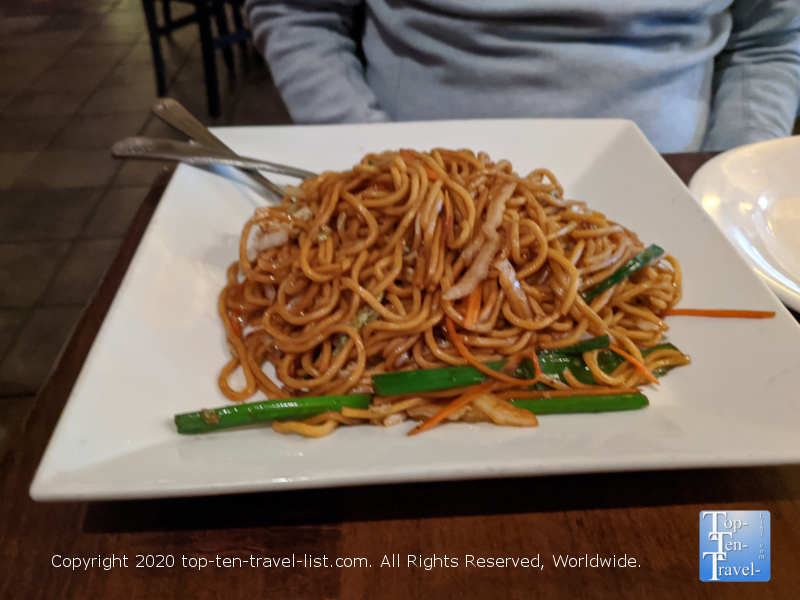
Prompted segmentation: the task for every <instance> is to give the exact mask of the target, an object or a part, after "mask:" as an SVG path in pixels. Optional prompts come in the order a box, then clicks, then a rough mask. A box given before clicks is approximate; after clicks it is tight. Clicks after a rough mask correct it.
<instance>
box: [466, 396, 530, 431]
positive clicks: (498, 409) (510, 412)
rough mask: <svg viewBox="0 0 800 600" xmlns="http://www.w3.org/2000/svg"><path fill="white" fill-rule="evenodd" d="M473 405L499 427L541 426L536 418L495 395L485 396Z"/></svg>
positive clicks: (476, 399) (477, 399)
mask: <svg viewBox="0 0 800 600" xmlns="http://www.w3.org/2000/svg"><path fill="white" fill-rule="evenodd" d="M472 405H473V406H474V407H475V408H477V409H478V410H480V411H481V412H483V413H485V414H486V416H488V417H489V418H490V419H491V420H492V421H493V422H494V423H496V424H497V425H510V426H511V427H536V426H537V425H538V424H539V421H538V420H537V418H536V416H535V415H534V414H533V413H531V412H529V411H527V410H523V409H521V408H517V407H516V406H514V405H513V404H511V403H509V402H506V401H505V400H501V399H500V398H498V397H497V396H495V395H494V394H483V395H482V396H478V397H477V398H475V400H473V402H472Z"/></svg>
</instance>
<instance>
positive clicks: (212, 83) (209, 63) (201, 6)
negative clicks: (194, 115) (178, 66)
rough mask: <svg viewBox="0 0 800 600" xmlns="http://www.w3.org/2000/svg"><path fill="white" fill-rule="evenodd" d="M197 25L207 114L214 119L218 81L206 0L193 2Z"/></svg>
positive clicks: (218, 110)
mask: <svg viewBox="0 0 800 600" xmlns="http://www.w3.org/2000/svg"><path fill="white" fill-rule="evenodd" d="M195 7H196V10H197V25H198V26H199V27H200V47H201V49H202V51H203V71H204V74H205V80H206V97H207V98H208V114H209V116H210V117H211V118H212V119H216V118H217V117H218V116H219V113H220V106H219V81H218V79H217V63H216V61H215V60H214V36H213V35H211V13H210V11H209V9H208V2H207V0H200V1H199V2H195Z"/></svg>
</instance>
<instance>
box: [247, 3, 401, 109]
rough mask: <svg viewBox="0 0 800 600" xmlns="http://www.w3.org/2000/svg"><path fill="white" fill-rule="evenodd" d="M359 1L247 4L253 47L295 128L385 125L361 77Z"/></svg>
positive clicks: (362, 72)
mask: <svg viewBox="0 0 800 600" xmlns="http://www.w3.org/2000/svg"><path fill="white" fill-rule="evenodd" d="M361 4H362V0H286V1H280V0H247V7H248V9H249V13H250V25H251V27H252V30H253V39H254V41H255V44H256V47H257V48H258V49H259V51H260V52H261V53H262V54H263V55H264V57H265V58H266V59H267V62H268V63H269V66H270V69H271V71H272V77H273V79H274V81H275V85H276V86H277V87H278V90H279V91H280V93H281V97H282V98H283V101H284V102H285V103H286V106H287V108H288V109H289V113H290V114H291V116H292V119H294V121H295V122H296V123H363V122H376V121H388V120H389V116H388V115H387V114H386V113H385V112H384V111H383V110H381V109H380V107H379V106H378V101H377V99H376V97H375V94H374V93H373V92H372V90H371V89H370V88H369V86H368V85H367V82H366V80H365V78H364V65H363V64H362V62H361V60H360V58H359V56H358V41H357V40H356V39H354V36H357V35H358V33H357V29H358V23H357V22H356V16H357V14H358V11H359V9H360V5H361Z"/></svg>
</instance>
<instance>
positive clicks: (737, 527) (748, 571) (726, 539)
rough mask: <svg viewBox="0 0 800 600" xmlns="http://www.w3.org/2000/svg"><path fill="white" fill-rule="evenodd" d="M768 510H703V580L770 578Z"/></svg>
mask: <svg viewBox="0 0 800 600" xmlns="http://www.w3.org/2000/svg"><path fill="white" fill-rule="evenodd" d="M769 564H770V558H769V512H767V511H765V510H763V511H762V510H704V511H701V512H700V580H701V581H769Z"/></svg>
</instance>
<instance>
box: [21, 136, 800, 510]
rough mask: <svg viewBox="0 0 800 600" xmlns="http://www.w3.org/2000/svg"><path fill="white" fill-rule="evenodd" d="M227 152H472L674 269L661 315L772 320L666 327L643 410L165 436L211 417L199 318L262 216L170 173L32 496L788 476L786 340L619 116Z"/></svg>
mask: <svg viewBox="0 0 800 600" xmlns="http://www.w3.org/2000/svg"><path fill="white" fill-rule="evenodd" d="M217 133H218V134H219V136H220V137H221V138H222V139H223V140H224V141H225V142H226V143H228V144H229V145H230V146H231V147H233V148H234V149H235V150H236V151H237V152H239V153H241V154H243V155H245V156H254V157H259V158H264V159H267V160H273V161H277V162H282V163H285V164H291V165H296V166H299V167H303V168H306V169H310V170H316V171H322V170H326V169H336V170H344V169H347V168H349V167H351V166H352V165H353V164H355V163H356V162H358V161H359V160H360V158H361V156H362V155H363V154H365V153H367V152H369V151H381V150H385V149H390V148H403V147H405V148H416V149H424V150H427V149H430V148H433V147H437V146H443V147H451V148H471V149H474V150H476V151H478V150H485V151H487V152H488V153H489V155H490V156H492V157H493V158H494V159H496V160H499V159H501V158H506V159H509V160H511V162H512V163H513V165H514V167H515V169H516V170H517V172H519V173H527V172H528V171H529V170H531V169H533V168H536V167H547V168H549V169H551V170H552V171H553V172H554V173H555V174H556V176H557V177H558V178H559V179H560V180H561V182H562V183H563V185H564V188H565V193H566V195H567V196H569V197H571V198H577V199H581V200H586V201H587V202H589V204H590V206H591V207H593V208H596V209H598V210H600V211H602V212H604V213H606V214H607V215H608V216H609V217H610V218H611V219H613V220H615V221H618V222H621V223H622V224H623V225H625V226H627V227H629V228H631V229H633V230H634V231H636V232H637V233H638V234H639V236H640V238H641V239H642V241H643V242H644V243H645V244H650V243H658V244H659V245H660V246H662V247H663V248H665V249H667V251H668V252H670V253H672V254H673V255H675V256H676V257H677V258H678V260H679V261H680V262H681V264H682V265H683V272H684V299H683V301H682V302H681V306H684V307H693V308H735V309H759V310H775V311H777V316H776V318H775V319H770V320H737V319H731V320H723V319H704V318H688V317H671V318H670V320H669V323H670V325H671V326H672V329H671V330H670V332H669V334H668V339H669V341H671V342H673V343H674V344H676V345H677V346H678V347H679V348H681V349H682V350H683V351H684V352H685V353H687V354H689V355H691V357H692V364H691V365H690V366H688V367H684V368H680V369H676V370H674V371H673V372H671V373H670V374H669V376H667V377H665V378H664V379H663V380H662V384H661V385H660V386H659V387H658V388H657V389H652V390H647V395H648V397H649V398H650V401H651V406H650V407H648V408H646V409H644V410H640V411H632V412H623V413H608V414H600V415H553V416H545V417H542V418H541V421H540V422H541V424H540V426H539V427H538V428H536V429H513V428H505V427H495V426H492V425H488V424H481V425H468V424H449V425H447V426H446V427H440V428H437V429H435V430H432V431H430V432H427V433H425V434H424V435H421V436H417V437H414V438H408V437H406V435H405V434H406V432H407V431H408V429H410V428H411V426H412V424H411V423H405V424H403V425H400V426H397V427H394V428H389V429H384V428H380V427H369V426H364V427H354V428H340V429H339V430H337V431H336V432H335V433H334V434H333V435H331V436H329V437H326V438H323V439H321V440H311V439H305V438H301V437H299V436H281V435H278V434H276V433H274V432H273V431H272V430H271V429H269V428H263V429H262V428H259V429H249V430H243V431H225V432H220V433H214V434H207V435H198V436H181V435H178V434H177V433H176V431H175V426H174V423H173V420H172V419H173V415H174V414H175V413H179V412H186V411H192V410H198V409H200V408H209V407H214V406H218V405H223V404H225V403H226V402H227V400H226V399H225V398H224V397H223V396H222V395H221V394H220V392H219V391H218V389H217V384H216V379H217V375H218V373H219V370H220V368H221V367H222V365H223V364H224V363H225V361H226V350H225V346H224V338H223V331H222V326H221V324H220V322H219V319H218V316H217V313H216V302H217V296H218V293H219V291H220V289H221V286H222V285H223V282H224V271H225V268H226V267H227V266H228V265H229V264H230V263H231V262H232V261H234V260H235V259H236V255H237V250H236V248H237V243H238V239H239V232H240V230H241V227H242V225H243V223H244V221H245V220H246V219H247V218H248V217H249V216H250V214H251V213H252V210H253V208H254V206H257V205H258V204H260V203H262V202H263V201H262V200H260V199H259V197H258V196H257V195H256V194H255V193H254V192H253V191H252V190H250V189H248V188H247V187H246V186H245V185H242V184H241V183H236V182H234V181H232V180H230V179H225V178H222V177H219V176H218V175H216V174H214V173H211V172H208V171H201V170H198V169H194V168H191V167H183V166H182V167H180V168H179V169H178V170H177V171H176V173H175V175H174V177H173V178H172V181H171V183H170V184H169V187H168V188H167V190H166V192H165V194H164V197H163V199H162V200H161V204H160V205H159V207H158V210H157V211H156V213H155V215H154V217H153V220H152V222H151V223H150V226H149V228H148V230H147V232H146V234H145V236H144V238H143V239H142V242H141V245H140V246H139V249H138V251H137V252H136V255H135V257H134V259H133V262H132V263H131V266H130V269H129V271H128V273H127V275H126V277H125V280H124V281H123V283H122V286H121V287H120V289H119V292H118V294H117V297H116V299H115V300H114V303H113V305H112V307H111V309H110V311H109V313H108V316H107V317H106V320H105V322H104V324H103V326H102V328H101V330H100V333H99V335H98V336H97V339H96V341H95V343H94V346H93V348H92V350H91V353H90V354H89V356H88V358H87V360H86V363H85V365H84V367H83V370H82V372H81V374H80V377H79V378H78V381H77V383H76V385H75V387H74V389H73V391H72V395H71V396H70V399H69V401H68V403H67V406H66V408H65V409H64V412H63V414H62V416H61V419H60V421H59V423H58V426H57V427H56V430H55V432H54V433H53V437H52V439H51V441H50V444H49V446H48V448H47V451H46V453H45V456H44V458H43V460H42V463H41V465H40V467H39V470H38V472H37V474H36V478H35V480H34V482H33V484H32V486H31V495H32V496H33V498H35V499H36V500H57V499H58V500H60V499H111V498H151V497H162V496H186V495H202V494H220V493H228V492H245V491H258V490H281V489H289V488H312V487H328V486H342V485H356V484H368V483H389V482H404V481H423V480H444V479H465V478H480V477H499V476H512V475H543V474H555V473H575V472H598V471H624V470H642V469H674V468H687V467H700V466H720V467H721V466H734V465H755V464H777V463H789V462H800V327H798V325H797V323H796V322H795V321H794V320H793V319H792V318H791V316H790V315H789V313H788V312H787V311H786V310H785V309H784V308H783V306H782V305H781V304H780V303H779V302H778V301H777V299H776V298H775V296H774V295H772V294H771V293H770V292H769V290H768V289H767V288H766V286H765V285H764V283H763V282H762V281H761V280H760V279H759V278H758V277H757V276H756V275H755V274H754V273H753V272H752V271H751V270H750V268H749V267H748V266H747V265H746V264H745V263H744V261H743V260H742V258H741V257H740V256H739V255H738V253H737V252H736V250H735V249H734V248H733V246H731V244H730V243H729V242H728V241H727V240H726V238H725V236H724V235H723V234H722V233H721V232H720V231H719V230H718V229H717V227H716V226H715V225H714V223H713V222H712V220H711V218H710V217H709V216H708V215H707V214H706V213H705V212H704V211H703V209H702V208H701V207H700V205H699V204H698V203H697V202H696V201H695V200H694V199H693V198H692V197H691V195H690V194H689V192H688V190H687V189H686V187H684V185H683V184H682V183H681V182H680V180H679V179H678V178H677V177H676V176H675V174H674V173H673V172H672V171H671V169H670V168H669V166H668V165H667V164H666V163H665V162H664V161H663V160H662V159H661V157H660V156H659V155H658V154H657V152H656V151H655V150H654V149H653V148H652V147H651V146H650V145H649V144H648V142H647V141H646V139H645V137H644V136H643V135H642V133H641V132H640V131H639V130H638V129H637V128H636V126H635V125H633V124H632V123H630V122H627V121H619V120H613V121H601V120H596V121H595V120H591V121H590V120H493V121H460V122H459V121H449V122H425V123H396V124H380V125H343V126H320V127H269V128H266V127H245V128H233V129H222V130H219V131H218V132H217Z"/></svg>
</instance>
